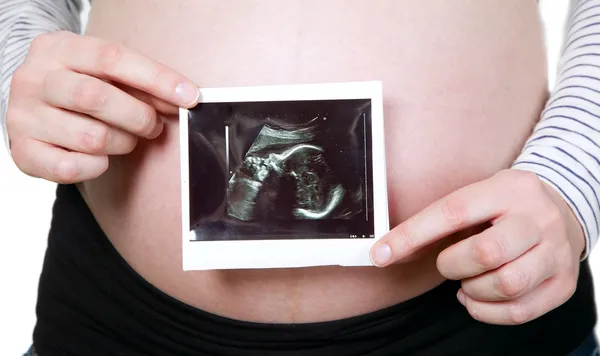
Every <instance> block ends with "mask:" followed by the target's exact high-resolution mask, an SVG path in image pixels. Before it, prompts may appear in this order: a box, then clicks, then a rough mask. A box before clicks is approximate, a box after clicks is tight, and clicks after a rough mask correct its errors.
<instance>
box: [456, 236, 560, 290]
mask: <svg viewBox="0 0 600 356" xmlns="http://www.w3.org/2000/svg"><path fill="white" fill-rule="evenodd" d="M554 256H555V254H554V251H552V249H551V248H550V247H547V246H545V245H538V246H536V247H534V248H533V249H531V250H529V251H528V252H527V253H525V254H524V255H522V256H521V257H519V258H517V259H516V260H514V261H512V262H510V263H508V264H506V265H504V266H502V267H500V268H498V269H496V270H494V271H491V272H488V273H485V274H483V275H480V276H477V277H475V278H469V279H466V280H463V282H462V289H463V291H464V293H465V294H466V295H468V296H469V297H471V298H473V299H476V300H479V301H490V302H491V301H501V300H509V299H515V298H518V297H520V296H522V295H525V294H526V293H529V292H531V291H532V290H534V289H535V288H537V287H538V286H539V285H540V284H542V283H543V282H544V281H545V280H547V279H548V278H550V277H552V276H553V275H554V274H555V273H556V271H557V267H558V266H557V261H556V259H555V258H554Z"/></svg>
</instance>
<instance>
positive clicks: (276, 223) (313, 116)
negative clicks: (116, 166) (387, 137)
mask: <svg viewBox="0 0 600 356" xmlns="http://www.w3.org/2000/svg"><path fill="white" fill-rule="evenodd" d="M188 115H189V117H188V119H189V120H188V136H189V145H188V149H189V171H188V172H189V203H190V204H189V210H190V230H191V231H193V234H192V236H193V237H192V241H218V240H275V239H277V240H282V239H284V240H285V239H288V240H289V239H331V238H336V239H339V238H344V239H357V238H372V237H373V235H374V216H373V189H372V171H373V168H372V165H373V162H372V158H371V145H372V143H371V139H372V137H371V100H370V99H349V100H342V99H340V100H305V101H263V102H228V103H201V104H199V105H198V106H196V107H195V108H194V109H191V110H189V112H188Z"/></svg>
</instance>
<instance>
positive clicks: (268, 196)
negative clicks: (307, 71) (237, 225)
mask: <svg viewBox="0 0 600 356" xmlns="http://www.w3.org/2000/svg"><path fill="white" fill-rule="evenodd" d="M326 120H327V117H324V116H323V117H321V116H316V117H315V118H313V119H312V120H310V121H309V122H308V123H306V124H299V125H296V127H290V128H283V127H277V126H275V125H273V124H265V125H264V126H263V127H262V129H261V130H260V132H259V134H258V137H257V138H256V140H255V141H254V143H253V144H252V146H250V149H249V150H248V152H247V153H246V155H245V157H244V160H243V161H242V163H241V165H240V166H239V167H238V168H237V170H236V171H235V173H234V174H233V175H232V177H231V179H230V180H229V187H228V191H227V213H228V214H229V216H231V217H233V218H236V219H239V220H243V221H253V220H271V219H282V220H286V219H325V218H329V219H348V218H351V217H352V216H354V215H356V214H359V213H360V212H361V211H362V210H363V207H362V204H361V199H362V189H363V187H362V186H356V187H345V186H344V184H343V183H342V182H341V181H340V180H339V179H338V178H337V177H336V175H335V172H333V171H332V169H331V167H330V166H329V163H328V162H327V158H326V154H325V149H324V147H322V146H321V145H318V144H316V142H315V136H316V132H317V130H318V128H319V124H320V121H326ZM352 188H353V189H354V190H350V189H352Z"/></svg>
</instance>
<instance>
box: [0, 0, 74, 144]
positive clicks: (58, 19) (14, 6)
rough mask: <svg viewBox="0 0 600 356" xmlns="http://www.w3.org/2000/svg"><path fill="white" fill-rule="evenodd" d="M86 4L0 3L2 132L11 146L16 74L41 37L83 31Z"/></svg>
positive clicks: (63, 0) (47, 0) (64, 0)
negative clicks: (11, 106) (10, 108)
mask: <svg viewBox="0 0 600 356" xmlns="http://www.w3.org/2000/svg"><path fill="white" fill-rule="evenodd" d="M82 1H85V0H1V1H0V130H1V131H2V133H3V135H2V136H3V138H4V143H5V144H6V145H7V147H8V145H9V144H8V137H7V134H6V109H7V106H8V97H9V92H10V81H11V78H12V74H13V73H14V71H15V69H16V68H17V67H18V66H19V65H20V64H21V63H22V62H23V59H24V58H25V55H26V54H27V50H28V49H29V45H30V44H31V42H32V41H33V39H34V38H35V37H36V36H37V35H39V34H42V33H46V32H54V31H61V30H65V31H72V32H75V33H79V32H80V31H81V21H80V15H81V12H82V10H83V3H82Z"/></svg>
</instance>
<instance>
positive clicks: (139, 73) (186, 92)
mask: <svg viewBox="0 0 600 356" xmlns="http://www.w3.org/2000/svg"><path fill="white" fill-rule="evenodd" d="M62 51H63V53H64V56H63V58H64V60H63V65H65V66H66V67H67V68H69V69H71V70H74V71H77V72H80V73H85V74H88V75H91V76H94V77H99V78H103V79H109V80H113V81H117V82H119V83H122V84H126V85H128V86H130V87H133V88H136V89H139V90H142V91H144V92H147V93H149V94H151V95H152V96H155V97H157V98H160V99H161V100H164V101H166V102H168V103H171V104H173V105H177V106H181V107H188V108H189V107H192V106H195V105H196V104H197V103H198V100H199V98H200V91H199V89H198V87H197V86H196V85H195V84H194V83H192V82H191V81H190V80H189V79H187V78H186V77H184V76H183V75H182V74H180V73H178V72H177V71H175V70H173V69H171V68H169V67H167V66H165V65H163V64H161V63H158V62H157V61H154V60H152V59H150V58H148V57H147V56H145V55H142V54H141V53H138V52H136V51H133V50H132V49H130V48H127V47H126V46H123V45H121V44H118V43H113V42H109V41H105V40H103V39H99V38H94V37H89V36H72V37H71V38H70V39H69V41H65V43H64V44H63V46H62Z"/></svg>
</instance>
